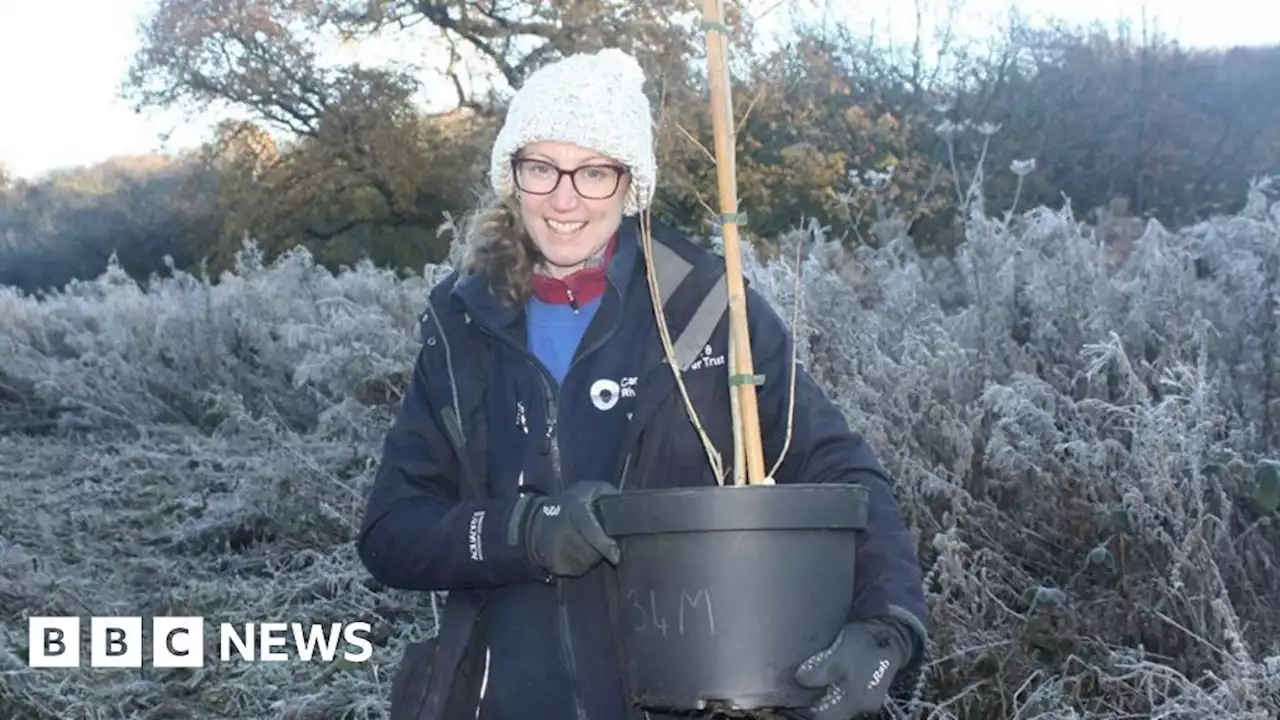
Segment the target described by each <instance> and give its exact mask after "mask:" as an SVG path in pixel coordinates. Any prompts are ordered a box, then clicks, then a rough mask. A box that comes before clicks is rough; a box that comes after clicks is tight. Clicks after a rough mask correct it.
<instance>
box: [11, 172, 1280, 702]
mask: <svg viewBox="0 0 1280 720" xmlns="http://www.w3.org/2000/svg"><path fill="white" fill-rule="evenodd" d="M1026 169H1027V168H1026V167H1022V168H1020V169H1019V170H1020V171H1025V170H1026ZM1270 189H1271V186H1270V185H1269V184H1268V183H1267V182H1259V183H1257V184H1255V186H1254V187H1252V188H1251V189H1250V190H1249V194H1248V202H1247V203H1246V206H1245V208H1244V210H1243V211H1242V212H1240V213H1239V214H1238V215H1235V216H1229V217H1218V218H1214V219H1212V220H1208V221H1205V222H1202V223H1200V224H1198V225H1194V226H1191V227H1187V228H1182V229H1179V230H1176V231H1171V230H1169V229H1166V228H1164V227H1162V226H1161V225H1159V224H1158V223H1156V222H1149V223H1147V224H1146V225H1145V226H1141V227H1140V228H1139V232H1138V233H1137V234H1136V236H1134V237H1129V238H1128V240H1129V241H1131V242H1130V243H1128V244H1125V245H1124V247H1123V248H1121V249H1122V250H1123V251H1122V252H1120V251H1118V250H1117V247H1118V246H1117V244H1116V243H1114V242H1111V241H1104V239H1103V234H1104V231H1106V228H1102V227H1099V226H1098V225H1097V224H1090V223H1088V222H1083V221H1081V220H1080V219H1078V218H1077V217H1076V216H1075V214H1074V211H1073V209H1072V208H1071V206H1070V204H1069V203H1064V205H1063V207H1061V208H1058V209H1051V208H1048V207H1043V206H1042V207H1036V208H1034V209H1031V210H1029V211H1025V212H1003V211H1002V212H999V213H993V212H988V211H987V210H986V209H984V208H983V207H982V204H981V202H977V201H975V200H976V198H974V197H970V198H968V199H967V201H966V203H965V206H966V207H967V208H968V210H967V212H966V214H965V215H964V216H963V217H962V218H961V221H962V225H963V229H964V242H963V243H962V244H961V245H960V247H959V249H958V250H957V251H956V252H955V253H954V254H952V255H950V256H948V257H944V258H941V259H940V258H937V257H923V256H922V255H921V254H920V253H918V252H917V250H916V249H915V247H914V245H913V243H912V239H911V237H910V236H909V235H908V234H907V233H906V231H905V224H904V223H903V222H901V221H899V220H895V219H893V217H892V216H886V219H884V220H882V221H880V222H879V223H878V224H877V225H876V234H875V237H873V238H867V239H866V240H867V242H866V243H864V244H860V245H858V246H857V249H855V250H848V249H846V248H845V246H843V245H842V244H841V243H839V242H838V241H837V240H836V239H834V238H830V237H828V236H827V235H826V233H825V232H824V230H823V228H822V227H820V226H818V225H817V224H809V225H802V226H801V227H799V228H797V229H796V231H795V232H793V233H790V234H788V235H787V236H785V237H782V238H778V239H777V240H776V242H775V243H774V244H775V245H776V246H777V249H778V252H776V253H770V254H769V259H765V257H764V255H763V254H760V255H757V253H756V252H755V251H753V250H751V249H750V248H748V249H747V254H746V265H747V272H748V276H749V279H750V281H751V282H752V284H753V286H754V287H756V288H758V289H760V290H761V291H762V292H763V293H764V294H765V295H766V297H768V298H769V299H770V300H771V302H773V303H774V305H775V307H776V308H777V309H778V310H779V312H780V313H781V314H782V315H783V317H784V318H787V319H790V318H791V317H792V312H791V311H792V308H793V304H794V303H795V302H796V301H797V298H796V297H794V289H795V288H796V287H800V288H801V289H802V292H801V297H800V298H799V299H798V300H799V306H798V307H799V312H798V318H799V321H798V326H797V327H796V328H795V330H796V336H797V339H798V341H799V345H800V356H801V360H802V361H803V362H804V363H805V365H806V367H807V368H808V370H809V371H810V372H811V373H813V374H814V376H815V377H816V378H817V379H818V381H819V382H820V383H821V384H822V385H823V386H824V387H825V388H827V390H828V391H829V392H830V394H831V396H832V397H833V398H834V399H835V401H836V402H837V403H838V404H839V406H840V408H841V409H842V411H843V412H844V413H845V415H846V416H847V418H848V419H849V422H850V424H851V426H852V427H853V428H854V429H855V430H857V431H858V432H860V433H862V434H864V435H865V436H866V437H867V438H868V439H869V440H870V442H871V443H872V444H873V445H874V446H875V448H876V449H877V450H878V452H879V453H880V454H881V456H882V458H883V459H884V461H885V463H886V465H887V467H888V468H889V470H890V471H891V472H892V474H893V476H894V478H895V481H896V483H897V492H898V495H899V499H900V501H901V503H902V506H903V509H904V512H905V516H906V519H907V521H908V523H909V525H910V527H911V528H912V530H913V531H914V532H915V533H916V534H917V537H918V541H919V548H920V555H921V559H922V562H923V563H924V568H925V570H926V571H927V579H926V587H925V590H926V592H927V595H928V599H929V621H930V625H931V628H932V631H933V638H932V643H931V646H930V648H929V660H928V665H927V667H926V669H925V671H924V672H923V673H922V674H921V675H920V676H919V678H918V681H917V682H914V683H910V686H908V687H903V688H901V690H902V692H901V693H900V696H899V697H898V698H897V700H896V701H895V704H894V705H893V707H892V708H891V709H889V710H888V711H887V712H890V714H891V715H892V716H893V717H912V718H995V717H999V718H1015V717H1016V718H1082V717H1090V718H1116V719H1119V718H1131V717H1156V718H1174V717H1195V718H1200V717H1216V716H1219V715H1221V716H1227V717H1232V718H1264V717H1275V716H1276V715H1277V714H1278V713H1280V616H1278V615H1277V613H1276V612H1275V606H1276V605H1277V604H1278V603H1280V579H1278V577H1280V573H1277V572H1276V568H1275V567H1274V560H1273V559H1274V558H1276V557H1277V556H1278V554H1277V549H1278V548H1280V536H1278V535H1277V528H1276V527H1275V523H1274V520H1275V514H1276V509H1277V504H1278V502H1280V488H1278V487H1277V484H1278V482H1280V473H1278V472H1277V468H1278V467H1280V465H1277V464H1276V461H1275V458H1276V453H1277V452H1278V451H1280V449H1278V445H1280V429H1278V428H1277V421H1280V407H1278V405H1277V393H1276V387H1277V383H1280V376H1278V375H1277V373H1278V372H1280V371H1278V369H1277V368H1276V362H1275V358H1276V356H1277V341H1278V337H1277V307H1278V306H1277V302H1278V297H1277V294H1278V293H1280V282H1278V275H1280V202H1275V201H1273V200H1272V199H1271V198H1269V197H1268V193H1269V192H1270ZM455 249H456V248H455ZM796 255H799V256H800V257H801V258H802V262H801V263H799V265H797V264H796V263H795V262H794V257H795V256H796ZM448 271H449V267H448V265H447V264H446V265H438V266H436V265H433V266H427V267H425V268H423V272H422V273H421V274H418V275H415V276H412V277H408V278H404V277H400V276H397V275H396V274H394V273H392V272H390V271H383V270H379V269H377V268H374V267H372V266H370V265H359V266H356V267H352V268H345V269H343V271H342V272H339V273H337V274H331V273H329V272H327V271H325V270H324V269H323V268H321V267H319V266H317V265H316V264H315V263H314V262H313V261H312V258H311V257H310V256H309V255H308V254H307V253H306V252H305V251H302V250H296V251H294V252H291V253H289V254H287V255H285V256H284V257H282V258H280V259H279V260H277V261H276V262H274V263H271V264H269V265H268V264H265V263H264V262H263V258H262V256H261V254H259V253H258V252H257V250H256V248H255V246H254V245H253V243H252V242H251V241H248V242H246V243H245V246H244V249H243V250H242V252H241V254H240V256H239V258H238V261H237V264H236V267H235V270H234V272H228V273H225V274H223V275H222V276H221V277H219V278H217V279H216V282H215V279H214V278H209V277H200V276H193V275H189V274H185V273H182V272H173V273H172V276H171V277H168V278H164V279H159V278H156V279H153V280H152V281H151V282H149V283H147V284H146V285H145V286H141V287H140V286H138V285H137V284H135V283H133V282H132V281H130V280H129V279H128V278H127V277H125V276H124V275H123V273H121V272H120V271H119V269H118V268H115V267H113V268H112V269H111V270H109V271H108V272H107V273H106V274H104V275H103V276H102V277H99V278H97V279H95V280H92V281H85V282H77V283H73V284H72V285H70V286H68V287H67V288H66V289H65V291H63V292H61V293H58V294H55V295H52V296H48V297H44V298H40V299H36V298H31V297H26V296H22V295H19V294H18V293H16V292H14V291H0V474H2V477H3V479H2V480H0V619H2V620H3V635H0V643H2V644H0V676H2V677H3V680H4V681H3V682H0V716H3V717H12V718H50V719H52V718H58V719H64V718H72V717H83V718H99V717H108V716H110V717H136V718H187V717H200V718H204V717H279V718H316V719H319V718H325V719H326V720H329V719H333V718H381V717H385V716H386V708H387V696H388V686H389V682H390V675H391V673H392V672H393V670H394V667H393V666H394V663H395V662H396V660H397V659H398V658H399V653H400V651H401V650H402V648H403V646H404V644H405V643H406V642H408V641H410V640H412V639H415V638H418V637H422V636H423V635H424V634H429V633H431V632H433V631H434V620H435V618H436V617H437V615H438V608H439V605H440V603H443V602H447V597H446V596H444V595H440V596H430V595H421V594H411V593H402V592H398V591H394V590H388V589H386V588H382V587H379V586H378V585H377V584H376V583H374V582H373V581H372V580H371V579H370V578H369V577H368V575H367V573H366V572H365V571H364V570H363V568H362V567H361V565H360V563H359V561H358V559H357V557H356V555H355V552H354V547H353V540H354V538H355V533H356V530H357V526H358V522H359V517H360V511H361V507H362V502H363V496H364V493H365V492H366V491H367V489H368V486H369V484H370V482H371V480H372V477H373V473H374V471H375V469H376V463H377V460H378V453H379V449H380V443H381V436H382V433H383V432H384V431H385V430H386V428H387V425H388V423H389V422H390V418H391V413H392V412H393V411H394V408H395V405H396V403H397V402H398V401H399V398H400V393H401V392H402V391H403V390H404V388H405V384H406V378H407V372H408V371H409V369H410V368H411V367H412V363H413V360H414V356H415V353H416V350H417V342H418V335H417V327H416V323H417V316H418V313H419V312H420V311H421V310H422V309H423V307H424V303H425V297H426V293H427V291H428V289H429V288H430V286H431V285H432V284H433V283H434V282H436V281H437V280H439V279H440V278H442V277H444V275H445V274H447V272H448ZM797 273H800V275H801V277H800V282H799V283H797V277H796V274H797ZM73 614H74V615H81V616H82V617H87V616H90V615H111V614H122V615H142V616H144V617H148V616H152V615H165V614H171V615H187V614H191V615H204V616H206V617H207V618H210V619H212V620H214V621H215V622H233V623H242V622H249V621H262V620H269V619H279V620H284V621H304V622H348V621H352V620H356V619H367V620H371V621H372V622H373V624H374V629H375V639H376V641H377V644H376V652H375V655H374V658H373V660H372V661H371V662H370V663H367V664H350V663H341V662H339V663H334V664H326V663H314V662H313V663H301V662H290V663H280V664H269V663H261V664H246V663H235V662H233V663H225V664H223V663H216V662H213V663H210V664H208V665H207V667H206V668H204V669H200V670H194V671H192V670H163V669H146V670H106V669H90V668H88V667H86V668H85V669H82V670H39V669H29V668H27V667H26V643H27V637H26V618H27V617H29V616H34V615H73ZM206 641H207V645H208V648H207V652H209V653H213V654H216V653H217V652H218V646H217V639H216V636H215V637H210V638H207V639H206ZM144 655H145V656H147V657H149V656H150V649H149V648H147V649H146V650H145V651H144ZM85 664H86V665H87V662H86V663H85Z"/></svg>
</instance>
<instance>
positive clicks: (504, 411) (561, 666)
mask: <svg viewBox="0 0 1280 720" xmlns="http://www.w3.org/2000/svg"><path fill="white" fill-rule="evenodd" d="M652 230H653V231H652V237H653V249H654V256H655V259H656V263H657V266H658V267H659V270H658V272H657V277H658V279H659V285H660V287H661V291H662V295H661V302H662V306H663V308H664V310H665V313H666V320H667V324H668V327H669V328H671V337H672V338H673V339H674V338H676V337H677V336H679V335H680V334H681V331H682V329H684V328H685V327H686V326H688V325H689V324H690V323H691V321H692V320H693V319H694V318H695V317H696V316H697V313H698V312H699V309H700V308H701V309H703V310H704V311H705V310H706V309H708V308H710V309H715V303H716V301H717V300H718V301H719V303H720V305H721V306H723V304H724V300H723V298H724V284H723V282H724V261H723V259H722V258H720V257H718V256H716V255H714V254H712V253H709V252H707V251H705V250H703V249H701V248H699V247H697V246H696V245H694V244H693V243H691V242H689V241H688V240H686V239H685V238H683V237H681V236H680V235H679V234H677V233H676V232H674V231H672V230H670V229H669V228H666V227H665V226H663V225H661V224H659V223H656V222H655V223H653V225H652ZM641 253H642V248H641V246H640V241H639V232H638V223H637V221H636V220H635V219H633V218H627V219H624V220H623V223H622V227H621V228H620V229H619V243H618V249H617V253H616V255H615V257H614V259H613V261H612V263H611V265H610V267H609V270H608V279H609V282H608V283H607V289H606V293H605V296H604V299H603V302H602V305H601V307H600V309H599V312H598V314H597V316H596V318H595V319H594V320H593V323H592V325H591V326H590V327H589V328H588V330H587V332H586V335H585V336H584V337H583V340H582V345H581V348H580V349H579V351H578V355H577V357H576V359H575V361H574V364H573V366H572V367H571V369H570V370H569V374H568V375H567V376H566V378H565V382H564V385H563V387H557V384H556V382H555V381H554V379H553V378H552V377H551V376H550V374H549V373H547V372H546V370H545V369H543V368H542V366H541V363H539V361H538V360H537V359H536V358H534V356H533V355H532V354H531V353H530V352H529V351H528V350H527V349H526V345H525V339H524V329H523V328H524V322H523V310H522V307H518V306H517V307H511V306H505V305H503V304H502V303H501V302H499V301H498V300H497V299H496V298H495V297H494V296H493V295H492V294H491V293H490V292H489V288H488V285H487V283H486V282H485V279H484V277H483V276H480V275H470V276H459V275H458V274H456V273H455V274H454V275H453V276H451V277H449V278H448V279H447V280H445V281H444V282H442V283H441V284H440V285H438V286H437V287H436V288H434V289H433V291H432V293H431V297H430V303H429V306H428V308H427V310H426V311H425V312H424V313H423V314H422V316H421V318H420V320H421V333H422V347H421V351H420V353H419V355H418V358H417V362H416V366H415V368H414V371H413V377H412V380H411V383H410V386H409V390H408V393H407V395H406V396H405V398H404V401H403V403H402V406H401V408H400V410H399V413H398V415H397V417H396V419H395V421H394V424H393V426H392V428H391V429H390V431H389V433H388V435H387V437H386V442H385V446H384V449H383V457H382V462H381V465H380V467H379V469H378V472H377V476H376V479H375V482H374V486H373V489H372V491H371V494H370V497H369V499H368V506H367V509H366V514H365V517H364V523H363V528H362V530H361V534H360V538H359V553H360V557H361V558H362V560H363V562H364V563H365V565H366V567H367V568H368V569H369V571H370V573H372V575H373V576H374V578H375V579H377V580H378V581H379V582H381V583H383V584H384V585H387V586H390V587H394V588H400V589H405V590H419V591H429V590H445V591H448V596H447V599H446V602H445V610H444V613H443V618H442V620H441V627H440V628H439V631H438V633H437V635H436V637H435V638H434V639H433V640H432V641H430V642H429V643H426V644H425V645H424V646H422V647H421V648H418V649H416V652H417V653H419V657H416V658H414V659H413V661H412V662H410V661H408V660H406V667H405V668H402V671H401V675H400V676H399V677H397V684H398V686H399V688H398V689H397V692H400V691H403V692H404V693H406V695H405V697H402V698H401V699H400V702H401V704H402V709H403V708H404V707H405V706H406V705H412V708H410V709H404V710H403V713H402V716H403V717H405V718H414V719H415V720H428V719H429V720H460V719H462V718H466V719H467V720H470V719H471V718H473V717H475V707H476V705H475V704H476V703H477V702H479V703H480V705H481V713H480V718H481V719H482V720H517V719H518V718H519V719H521V720H523V718H568V719H576V720H623V719H624V718H636V717H640V715H639V714H638V713H637V712H636V711H634V710H632V709H631V708H630V707H629V705H628V704H627V703H626V702H625V697H626V691H625V689H624V688H623V687H622V686H621V682H622V681H621V680H620V672H621V666H620V665H619V663H618V656H617V650H616V646H615V644H614V641H615V638H614V636H613V633H612V629H613V628H614V625H615V623H614V621H613V619H611V612H610V608H611V605H610V603H609V602H607V594H606V590H607V587H608V583H609V582H610V580H611V573H612V572H613V569H612V567H611V566H609V565H608V564H607V563H601V564H600V565H599V566H597V568H596V569H595V570H592V571H591V572H589V573H588V574H587V575H585V576H584V577H582V578H577V579H566V580H557V581H554V582H544V580H543V573H542V572H541V571H540V570H539V569H538V568H537V567H535V566H534V565H533V564H532V563H531V562H530V561H529V560H528V559H527V558H526V554H525V551H524V548H523V547H522V546H521V544H520V538H521V537H522V536H523V532H524V528H523V527H521V526H520V525H521V524H520V522H519V520H518V519H519V518H520V517H522V513H521V509H522V508H523V506H524V503H525V502H527V501H528V498H529V495H530V493H538V492H545V493H554V492H556V491H557V490H559V489H560V488H562V487H564V486H565V485H567V484H571V483H574V482H577V481H581V480H592V479H595V480H600V479H603V480H607V481H609V482H612V483H615V484H617V485H619V486H620V487H622V489H623V491H624V492H625V491H626V490H628V489H635V488H656V487H667V486H672V485H674V484H684V485H689V484H713V483H714V482H715V480H714V478H713V477H712V474H711V471H710V468H709V465H708V462H707V458H706V454H705V450H704V448H703V446H702V444H701V441H700V439H699V437H698V435H697V433H695V432H693V431H692V427H691V425H690V422H689V420H688V416H687V415H686V410H685V406H684V400H683V398H682V397H681V394H680V392H679V391H678V388H677V385H676V383H675V380H674V377H673V374H672V372H671V371H670V369H669V367H668V366H667V365H666V364H665V356H664V351H663V348H662V344H661V341H660V338H659V335H658V331H657V328H656V324H655V322H654V312H653V302H652V300H651V296H650V288H649V285H648V280H647V275H646V273H645V265H644V259H643V256H642V254H641ZM708 298H710V299H709V300H708ZM747 312H748V317H749V320H750V323H751V328H750V332H751V343H752V352H753V360H754V363H755V369H756V372H757V373H759V374H763V375H765V376H766V378H767V381H766V382H765V383H764V385H763V386H761V387H760V388H759V389H758V391H759V408H760V421H761V427H762V430H763V434H764V441H765V467H766V469H768V468H770V467H772V465H773V463H774V461H775V458H777V456H778V453H779V451H780V449H781V446H782V443H783V440H784V437H785V435H786V430H787V427H786V424H787V405H788V394H789V381H788V378H789V374H790V366H791V347H792V346H791V339H790V336H789V334H788V332H787V328H786V326H785V325H784V324H783V322H782V320H781V318H780V317H779V316H778V315H777V314H776V313H775V311H774V310H773V309H772V308H771V307H770V306H769V305H768V304H767V303H766V301H765V300H764V299H763V298H762V297H761V296H760V295H759V294H758V293H756V292H755V291H754V290H752V289H751V288H749V287H748V296H747ZM707 327H708V328H710V327H711V326H710V325H707ZM708 334H709V335H710V336H709V338H708V339H707V340H706V342H705V343H701V342H700V343H699V344H698V347H697V348H694V351H695V352H693V353H688V352H687V350H688V349H687V348H686V359H689V360H691V364H690V365H689V369H688V370H686V371H685V372H684V374H683V378H684V382H685V385H686V387H687V389H688V392H689V394H690V398H691V399H692V400H693V402H694V403H695V407H696V408H698V414H699V417H700V419H701V421H702V423H703V425H704V428H705V429H706V431H707V432H708V434H709V435H710V437H711V438H712V440H713V441H714V442H715V444H716V446H717V447H718V448H719V449H720V453H721V456H722V458H724V464H725V465H726V467H727V466H728V465H730V464H731V462H732V458H733V438H732V426H731V418H730V413H729V407H730V405H729V398H728V392H729V386H728V376H727V370H728V363H727V362H726V357H727V356H726V352H727V341H728V315H727V313H724V314H722V315H721V316H720V320H719V322H718V324H717V325H715V326H714V332H713V333H708ZM796 393H797V395H796V404H795V418H794V427H793V431H792V433H793V434H792V441H791V444H790V447H789V448H788V449H787V456H786V461H785V462H784V463H783V464H782V466H781V468H779V470H778V472H777V473H776V475H775V481H776V482H778V483H791V482H806V483H825V482H854V483H861V484H862V485H864V486H866V487H867V488H868V489H869V490H870V496H871V500H872V505H871V507H870V512H869V523H870V524H869V528H868V530H867V531H866V537H865V539H864V541H863V542H862V543H861V545H860V546H859V550H858V552H857V557H856V558H855V562H856V567H857V574H856V578H857V584H858V587H857V588H855V603H856V604H855V606H854V607H853V608H852V610H851V618H855V619H856V618H869V617H885V616H894V617H897V618H899V619H901V620H904V621H905V622H906V623H907V624H908V625H909V626H910V627H912V628H914V629H915V630H916V631H917V633H918V634H919V638H920V641H921V642H920V644H919V647H923V645H924V637H925V630H924V618H925V608H924V597H923V588H922V577H921V572H920V567H919V563H918V560H917V557H916V549H915V546H914V543H913V541H912V539H911V536H910V535H909V534H908V532H907V531H906V529H905V528H904V525H903V522H902V519H901V515H900V513H899V511H898V507H897V505H896V503H895V501H894V499H893V496H892V490H891V485H890V481H889V479H888V477H887V475H886V473H885V471H884V470H883V468H882V467H881V465H880V463H879V461H878V460H877V458H876V456H875V455H874V454H873V452H872V450H871V448H870V447H868V446H867V444H866V443H865V442H864V441H863V439H862V438H861V437H860V436H858V435H857V434H855V433H854V432H852V431H851V430H850V429H849V427H848V426H847V424H846V423H845V420H844V418H843V416H842V415H841V414H840V413H839V412H838V411H837V409H836V408H835V407H834V406H833V405H832V404H831V403H830V402H828V400H827V399H826V398H825V397H824V395H823V393H822V391H821V390H820V389H819V387H818V386H817V385H816V384H815V383H814V381H813V380H812V379H811V378H810V376H809V375H808V374H807V373H805V372H804V371H803V367H801V368H800V374H799V377H798V378H797V383H796ZM919 647H918V650H919ZM918 660H919V653H917V657H916V658H914V659H913V660H912V663H915V662H917V661H918ZM419 665H420V667H419Z"/></svg>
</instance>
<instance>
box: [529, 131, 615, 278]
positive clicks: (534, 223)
mask: <svg viewBox="0 0 1280 720" xmlns="http://www.w3.org/2000/svg"><path fill="white" fill-rule="evenodd" d="M570 172H573V173H574V175H573V176H572V177H571V176H570V175H569V173H570ZM515 173H516V187H517V188H518V195H519V197H520V211H521V213H520V214H521V219H522V220H523V222H524V227H525V230H526V231H527V232H528V233H529V237H530V238H532V239H533V242H534V244H536V245H537V246H538V249H539V250H540V251H541V252H542V254H543V255H544V256H545V257H546V263H547V268H546V271H547V272H548V273H550V274H552V275H555V276H558V277H562V276H564V275H568V274H569V273H571V272H573V271H574V270H576V269H578V268H579V267H581V266H582V264H583V263H584V262H585V261H586V260H587V259H588V258H590V257H591V256H592V255H594V254H595V253H597V252H598V251H599V250H600V249H601V248H602V247H604V245H605V243H607V242H608V241H609V238H610V237H612V236H613V234H614V232H615V231H617V229H618V225H619V224H620V223H621V222H622V208H623V204H624V202H625V199H626V196H627V189H628V185H629V183H630V175H629V174H628V173H627V172H626V170H625V168H623V166H622V164H621V163H618V162H617V161H615V160H612V159H610V158H607V157H605V156H603V155H600V154H599V153H596V152H594V151H592V150H588V149H586V148H581V147H578V146H577V145H571V144H568V143H562V142H551V141H545V142H537V143H533V144H530V145H527V146H525V148H524V149H523V150H522V151H521V152H519V153H518V154H517V164H516V167H515ZM575 186H576V187H575Z"/></svg>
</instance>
